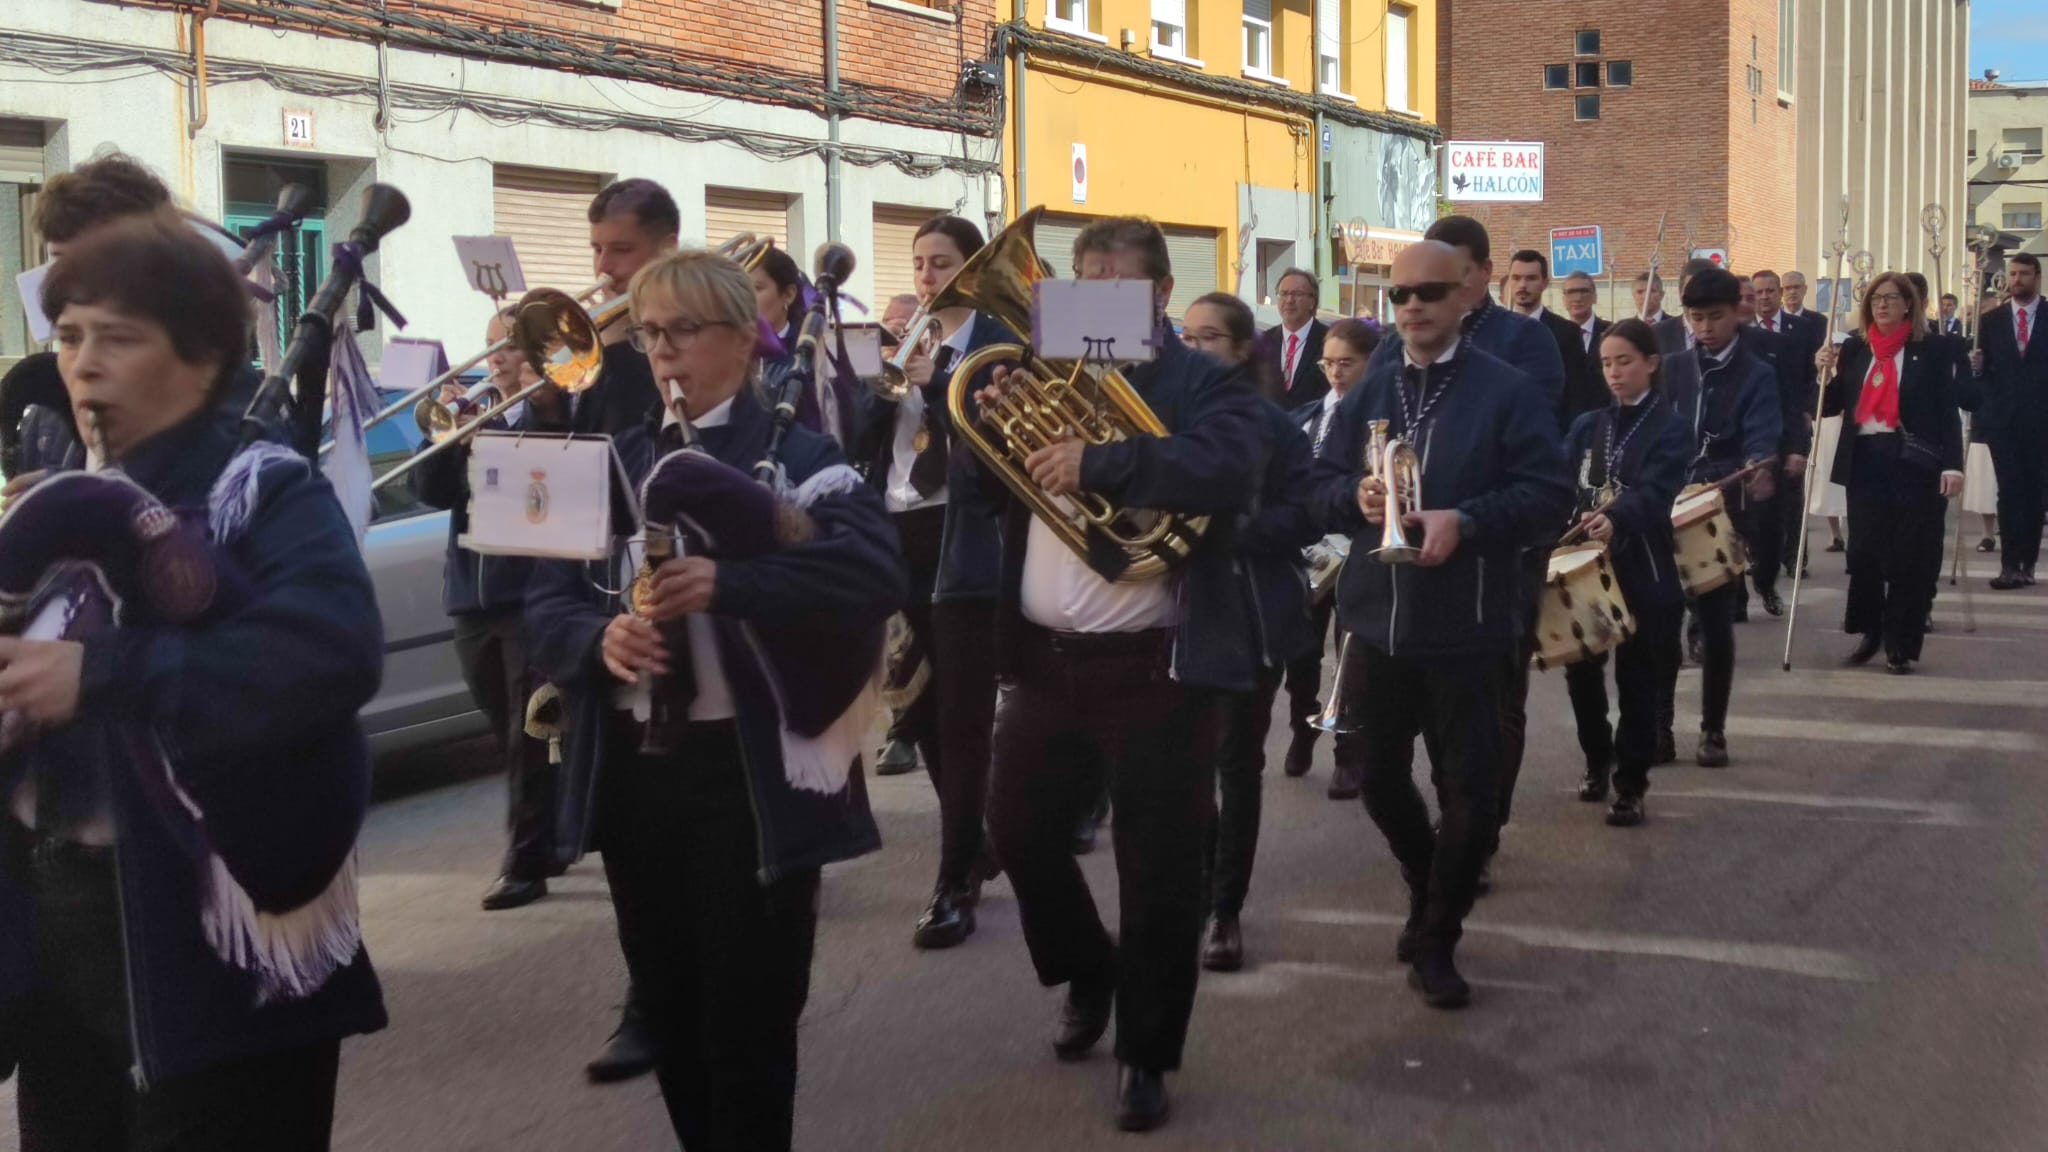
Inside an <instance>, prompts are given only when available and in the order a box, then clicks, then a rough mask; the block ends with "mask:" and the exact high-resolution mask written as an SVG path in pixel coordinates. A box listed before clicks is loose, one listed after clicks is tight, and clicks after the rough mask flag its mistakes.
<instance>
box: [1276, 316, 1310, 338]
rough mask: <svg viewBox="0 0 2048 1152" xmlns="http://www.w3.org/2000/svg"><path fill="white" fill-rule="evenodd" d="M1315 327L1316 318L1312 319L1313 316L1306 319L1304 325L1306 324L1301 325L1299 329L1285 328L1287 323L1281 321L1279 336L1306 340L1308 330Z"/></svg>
mask: <svg viewBox="0 0 2048 1152" xmlns="http://www.w3.org/2000/svg"><path fill="white" fill-rule="evenodd" d="M1315 326H1316V318H1315V317H1313V316H1311V317H1309V318H1308V323H1306V324H1303V325H1302V326H1301V327H1299V328H1289V327H1288V326H1287V322H1286V321H1284V320H1283V321H1281V322H1280V334H1281V335H1283V336H1290V337H1292V336H1299V337H1301V338H1302V339H1303V340H1306V339H1308V330H1309V329H1311V328H1313V327H1315Z"/></svg>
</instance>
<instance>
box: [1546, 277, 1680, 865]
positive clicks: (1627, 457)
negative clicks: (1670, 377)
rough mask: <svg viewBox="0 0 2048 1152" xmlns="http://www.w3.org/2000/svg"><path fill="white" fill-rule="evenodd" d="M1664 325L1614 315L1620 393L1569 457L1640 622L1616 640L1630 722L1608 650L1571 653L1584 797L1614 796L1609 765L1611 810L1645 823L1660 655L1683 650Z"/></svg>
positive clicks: (1607, 343) (1613, 372)
mask: <svg viewBox="0 0 2048 1152" xmlns="http://www.w3.org/2000/svg"><path fill="white" fill-rule="evenodd" d="M1660 359H1661V357H1659V356H1658V354H1657V334H1656V333H1655V332H1653V331H1652V330H1651V329H1650V326H1649V325H1648V324H1645V323H1643V322H1642V321H1641V320H1637V319H1635V318H1633V317H1630V318H1629V319H1626V320H1623V321H1621V322H1620V323H1618V324H1615V325H1614V326H1613V327H1612V328H1611V329H1609V331H1608V333H1607V337H1606V339H1605V340H1603V341H1602V342H1601V346H1600V363H1601V367H1602V368H1603V369H1604V370H1605V371H1606V374H1607V385H1608V388H1609V389H1610V390H1612V392H1613V393H1614V403H1613V404H1611V405H1609V406H1608V407H1606V408H1604V409H1601V410H1600V411H1598V412H1588V413H1586V414H1585V415H1583V416H1581V417H1579V418H1578V419H1577V420H1576V421H1574V422H1573V424H1572V428H1571V432H1570V433H1569V434H1568V435H1567V436H1566V438H1565V463H1566V464H1567V465H1574V464H1575V465H1576V466H1577V467H1578V470H1579V471H1578V475H1579V493H1578V496H1579V525H1580V527H1581V528H1582V529H1583V530H1584V532H1585V535H1586V538H1587V539H1589V540H1593V541H1596V542H1598V543H1601V544H1604V545H1606V546H1607V556H1608V559H1609V561H1610V562H1611V563H1612V564H1613V566H1614V578H1615V581H1616V582H1617V583H1619V584H1620V585H1621V594H1622V600H1623V601H1624V602H1625V603H1627V604H1628V607H1629V611H1630V612H1631V613H1633V614H1634V616H1635V621H1636V631H1635V634H1634V635H1633V636H1631V637H1630V638H1629V639H1628V640H1626V641H1624V642H1623V643H1622V645H1621V646H1620V647H1619V648H1617V649H1616V650H1615V652H1614V687H1615V691H1616V693H1617V694H1618V695H1619V696H1620V698H1621V722H1620V724H1619V725H1610V724H1609V723H1608V720H1607V655H1606V653H1601V654H1600V655H1598V656H1595V657H1593V658H1592V659H1590V660H1581V661H1579V662H1577V663H1575V664H1571V665H1568V666H1567V667H1566V668H1565V670H1564V682H1565V687H1566V690H1567V691H1568V692H1569V693H1570V695H1571V701H1572V715H1573V717H1574V719H1575V720H1576V721H1577V723H1578V730H1579V748H1580V749H1581V750H1582V751H1584V752H1585V754H1586V778H1585V780H1584V782H1583V783H1582V784H1581V785H1580V786H1579V799H1581V800H1584V801H1585V802H1587V803H1588V804H1597V803H1599V802H1601V801H1602V800H1605V799H1607V788H1608V781H1609V774H1610V769H1611V770H1612V779H1613V784H1614V789H1615V792H1616V796H1615V800H1614V805H1613V806H1612V807H1611V808H1609V809H1608V812H1607V822H1608V823H1609V824H1612V825H1614V826H1615V827H1617V828H1627V827H1633V826H1635V825H1637V824H1641V823H1642V822H1643V820H1644V817H1645V812H1644V808H1643V795H1644V793H1645V792H1647V791H1648V790H1649V787H1650V762H1651V760H1652V759H1653V758H1654V757H1655V755H1656V751H1657V691H1658V686H1659V685H1660V684H1662V683H1663V682H1664V676H1665V670H1664V669H1663V668H1662V667H1661V663H1662V661H1663V660H1664V659H1665V658H1667V657H1669V656H1671V655H1674V654H1676V652H1677V648H1678V626H1679V617H1680V615H1681V613H1682V612H1683V605H1684V602H1685V595H1684V593H1683V592H1682V591H1681V590H1680V588H1679V584H1678V571H1677V569H1676V568H1675V567H1674V566H1673V564H1672V548H1671V504H1672V501H1673V500H1675V499H1677V497H1678V489H1679V486H1680V485H1681V484H1682V483H1684V480H1685V464H1686V455H1687V449H1688V447H1689V444H1690V442H1689V438H1688V437H1687V435H1686V431H1685V421H1684V419H1683V418H1682V417H1681V416H1679V414H1678V413H1677V412H1676V411H1674V410H1673V409H1672V407H1671V404H1670V401H1668V400H1667V399H1666V398H1665V397H1664V396H1663V395H1662V394H1661V393H1660V391H1659V390H1658V388H1657V365H1658V362H1659V360H1660Z"/></svg>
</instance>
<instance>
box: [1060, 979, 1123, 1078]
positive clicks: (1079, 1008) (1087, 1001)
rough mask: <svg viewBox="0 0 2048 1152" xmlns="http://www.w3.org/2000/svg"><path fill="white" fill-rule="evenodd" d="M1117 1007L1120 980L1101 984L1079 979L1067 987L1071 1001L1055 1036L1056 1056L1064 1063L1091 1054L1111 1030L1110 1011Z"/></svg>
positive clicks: (1065, 1006)
mask: <svg viewBox="0 0 2048 1152" xmlns="http://www.w3.org/2000/svg"><path fill="white" fill-rule="evenodd" d="M1115 1005H1116V978H1115V977H1113V976H1111V977H1106V978H1104V979H1103V980H1102V981H1101V982H1100V983H1099V984H1098V983H1097V982H1095V981H1090V980H1075V981H1072V982H1070V983H1069V984H1068V985H1067V998H1066V1001H1065V1002H1064V1003H1062V1004H1061V1005H1060V1023H1059V1028H1058V1030H1057V1031H1055V1032H1054V1033H1053V1038H1052V1051H1053V1055H1055V1056H1058V1057H1059V1058H1060V1059H1062V1060H1070V1061H1071V1060H1079V1059H1081V1058H1082V1057H1084V1056H1086V1055H1088V1050H1089V1049H1090V1048H1093V1047H1095V1042H1096V1041H1097V1040H1100V1039H1102V1034H1103V1033H1104V1032H1107V1031H1108V1030H1109V1010H1110V1009H1111V1008H1112V1007H1114V1006H1115Z"/></svg>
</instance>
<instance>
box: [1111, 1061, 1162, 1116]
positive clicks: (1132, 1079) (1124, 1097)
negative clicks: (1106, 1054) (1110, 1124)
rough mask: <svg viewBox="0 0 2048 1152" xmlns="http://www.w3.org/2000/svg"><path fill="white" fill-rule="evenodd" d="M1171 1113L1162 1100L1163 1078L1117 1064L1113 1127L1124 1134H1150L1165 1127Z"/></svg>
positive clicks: (1152, 1073)
mask: <svg viewBox="0 0 2048 1152" xmlns="http://www.w3.org/2000/svg"><path fill="white" fill-rule="evenodd" d="M1170 1111H1172V1108H1171V1106H1170V1105H1169V1104H1168V1103H1167V1100H1166V1074H1165V1073H1163V1072H1151V1071H1147V1070H1146V1069H1143V1068H1133V1067H1132V1066H1130V1065H1129V1064H1120V1065H1118V1066H1117V1070H1116V1126H1117V1127H1119V1128H1121V1129H1123V1130H1124V1131H1126V1132H1150V1131H1151V1130H1153V1129H1154V1128H1157V1127H1159V1126H1160V1125H1161V1124H1164V1123H1166V1114H1167V1113H1168V1112H1170Z"/></svg>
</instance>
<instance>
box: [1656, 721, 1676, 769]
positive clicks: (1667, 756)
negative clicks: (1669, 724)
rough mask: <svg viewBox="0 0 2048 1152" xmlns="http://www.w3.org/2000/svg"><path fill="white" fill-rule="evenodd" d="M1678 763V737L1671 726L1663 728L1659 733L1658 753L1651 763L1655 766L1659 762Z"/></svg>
mask: <svg viewBox="0 0 2048 1152" xmlns="http://www.w3.org/2000/svg"><path fill="white" fill-rule="evenodd" d="M1676 763H1678V737H1676V736H1673V735H1672V734H1671V729H1669V728H1664V729H1661V730H1659V731H1658V733H1657V755H1656V756H1655V757H1653V758H1652V759H1651V760H1650V765H1651V767H1655V766H1657V765H1659V764H1676Z"/></svg>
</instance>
